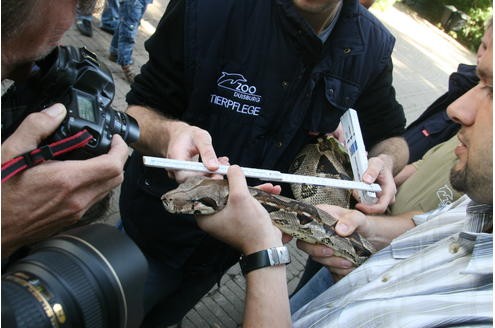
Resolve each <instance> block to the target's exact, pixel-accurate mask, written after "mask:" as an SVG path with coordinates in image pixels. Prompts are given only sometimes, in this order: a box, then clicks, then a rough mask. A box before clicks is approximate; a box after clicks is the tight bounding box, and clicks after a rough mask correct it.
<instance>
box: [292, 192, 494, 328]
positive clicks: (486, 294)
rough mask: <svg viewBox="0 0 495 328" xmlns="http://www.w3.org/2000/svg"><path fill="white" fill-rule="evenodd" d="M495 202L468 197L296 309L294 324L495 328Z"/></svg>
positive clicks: (421, 219) (422, 218)
mask: <svg viewBox="0 0 495 328" xmlns="http://www.w3.org/2000/svg"><path fill="white" fill-rule="evenodd" d="M492 215H493V210H492V206H491V205H481V204H474V203H473V202H472V201H471V200H470V199H469V198H468V197H467V196H463V197H461V198H460V199H458V200H457V201H456V202H454V203H452V204H450V205H448V206H446V207H443V208H441V209H438V210H435V211H432V212H429V213H426V214H422V215H418V216H416V217H414V221H415V223H416V224H417V226H416V227H415V228H413V229H411V230H409V231H407V232H406V233H404V234H402V235H401V236H399V237H398V238H396V239H394V240H393V241H392V243H391V244H390V245H389V246H388V247H386V248H384V249H383V250H381V251H379V252H378V253H376V254H374V255H373V256H372V257H371V258H370V259H368V260H367V261H366V262H365V263H364V264H362V265H361V266H360V267H358V268H356V269H355V270H354V271H352V272H351V273H350V274H348V275H347V276H346V277H345V278H343V279H341V280H340V281H339V282H338V283H336V284H335V285H333V286H332V287H330V288H329V289H327V290H326V291H325V292H323V293H322V294H321V295H319V296H318V297H316V298H315V299H314V300H313V301H311V302H310V303H308V304H306V305H305V306H304V307H303V308H301V309H300V310H299V311H297V312H296V313H295V314H294V315H293V317H292V319H293V322H294V327H304V328H308V327H342V328H349V327H352V328H356V327H363V328H364V327H366V328H370V327H394V328H395V327H408V328H409V327H411V328H412V327H456V326H462V327H492V326H493V325H492V317H493V315H492V296H493V295H492V283H493V279H492V272H493V263H492V261H493V250H492V246H493V239H492V234H491V233H484V232H482V231H483V230H486V228H491V224H492ZM484 228H485V229H484Z"/></svg>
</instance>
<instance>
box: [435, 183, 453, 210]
mask: <svg viewBox="0 0 495 328" xmlns="http://www.w3.org/2000/svg"><path fill="white" fill-rule="evenodd" d="M437 197H438V200H439V201H440V203H439V204H438V206H445V205H449V204H450V203H452V201H453V200H454V192H453V191H452V189H450V187H449V186H448V185H443V186H442V187H440V188H439V189H438V190H437Z"/></svg>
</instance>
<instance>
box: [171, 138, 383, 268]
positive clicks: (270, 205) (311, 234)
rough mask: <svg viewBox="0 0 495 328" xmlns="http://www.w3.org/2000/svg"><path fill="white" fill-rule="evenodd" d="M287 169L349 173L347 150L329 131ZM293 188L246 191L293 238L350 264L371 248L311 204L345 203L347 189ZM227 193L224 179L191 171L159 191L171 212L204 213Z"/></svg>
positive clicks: (223, 202) (224, 201)
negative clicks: (340, 230)
mask: <svg viewBox="0 0 495 328" xmlns="http://www.w3.org/2000/svg"><path fill="white" fill-rule="evenodd" d="M290 171H291V172H292V173H297V174H310V175H320V176H326V177H333V178H342V179H350V177H352V169H351V166H350V163H349V159H348V156H347V153H346V151H345V149H344V148H343V147H342V146H341V145H340V143H339V142H338V141H336V140H335V139H333V138H332V137H326V138H322V139H319V140H318V142H317V143H316V144H311V145H307V146H306V147H305V148H304V149H303V150H302V151H301V153H300V154H299V155H298V156H297V157H296V159H295V161H294V163H293V164H292V166H291V169H290ZM292 189H293V193H294V195H295V197H297V198H298V200H295V199H291V198H287V197H283V196H280V195H273V194H270V193H266V192H264V191H262V190H259V189H256V188H251V187H250V188H249V191H250V193H251V195H252V196H253V197H254V198H255V199H256V200H258V201H259V202H260V203H261V205H263V207H264V208H265V209H266V210H267V211H268V213H269V214H270V218H271V219H272V222H273V224H274V225H275V226H277V227H278V228H279V229H280V230H282V231H283V232H284V233H287V234H289V235H291V236H293V237H294V238H296V239H301V240H304V241H306V242H309V243H312V244H323V245H327V246H329V247H331V248H333V249H334V251H335V254H336V255H337V256H341V257H343V258H346V259H348V260H349V261H351V262H352V263H353V264H355V265H360V264H361V263H363V262H364V261H365V260H366V259H367V258H368V257H369V256H370V255H371V254H373V253H374V252H375V249H374V247H373V245H371V243H369V242H368V241H367V240H366V239H365V238H363V237H362V236H360V235H359V234H358V233H353V234H352V235H350V236H349V237H341V236H339V235H337V234H336V232H335V225H336V224H337V220H336V219H335V218H334V217H332V216H331V215H329V214H328V213H326V212H324V211H322V210H320V209H318V208H317V207H315V206H314V205H315V204H319V203H327V204H334V205H339V206H342V207H348V206H349V199H350V191H349V190H345V189H336V188H329V187H315V186H309V185H304V184H303V185H293V186H292ZM228 194H229V189H228V182H227V181H226V180H213V179H209V178H205V177H202V176H193V177H191V178H189V179H187V180H186V181H185V182H184V183H182V184H180V185H179V186H178V188H176V189H174V190H171V191H169V192H167V193H166V194H164V195H163V196H162V198H161V199H162V202H163V205H164V206H165V208H166V209H167V211H169V212H171V213H178V214H179V213H180V214H193V215H209V214H213V213H215V212H218V211H220V210H222V209H223V208H224V207H225V205H226V204H227V199H228Z"/></svg>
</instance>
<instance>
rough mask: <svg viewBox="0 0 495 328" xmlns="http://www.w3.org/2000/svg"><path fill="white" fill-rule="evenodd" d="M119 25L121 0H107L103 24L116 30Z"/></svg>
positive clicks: (102, 19) (103, 13) (102, 16)
mask: <svg viewBox="0 0 495 328" xmlns="http://www.w3.org/2000/svg"><path fill="white" fill-rule="evenodd" d="M117 25H119V1H118V0H106V1H105V9H103V12H102V13H101V26H104V27H106V28H109V29H111V30H115V29H116V28H117Z"/></svg>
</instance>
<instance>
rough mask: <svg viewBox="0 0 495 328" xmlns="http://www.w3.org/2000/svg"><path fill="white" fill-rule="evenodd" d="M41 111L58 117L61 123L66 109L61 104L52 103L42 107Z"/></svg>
mask: <svg viewBox="0 0 495 328" xmlns="http://www.w3.org/2000/svg"><path fill="white" fill-rule="evenodd" d="M41 112H43V113H46V114H48V115H50V116H51V117H53V118H55V119H59V120H60V123H61V122H62V120H63V119H64V117H65V114H66V113H67V110H66V109H65V106H64V105H62V104H54V105H52V106H50V107H47V108H45V109H43V110H42V111H41Z"/></svg>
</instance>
